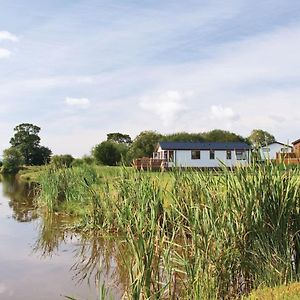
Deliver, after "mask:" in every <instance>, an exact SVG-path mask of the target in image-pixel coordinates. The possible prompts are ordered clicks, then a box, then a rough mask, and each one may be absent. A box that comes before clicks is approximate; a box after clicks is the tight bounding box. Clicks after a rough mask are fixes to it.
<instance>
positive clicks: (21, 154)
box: [0, 123, 275, 173]
mask: <svg viewBox="0 0 300 300" xmlns="http://www.w3.org/2000/svg"><path fill="white" fill-rule="evenodd" d="M40 130H41V128H40V127H38V126H36V125H33V124H30V123H22V124H20V125H18V126H16V127H15V128H14V135H13V137H12V138H11V140H10V144H11V147H10V148H8V149H6V150H4V152H3V161H2V162H0V164H1V170H2V173H16V172H18V170H19V169H20V167H21V166H22V165H27V166H30V165H31V166H36V165H44V164H48V163H51V164H53V165H54V166H56V167H61V166H66V167H70V166H79V165H81V164H92V163H97V164H101V165H109V166H116V165H119V164H125V165H130V164H131V162H132V160H133V159H135V158H139V157H150V156H152V153H153V152H154V150H155V146H156V145H157V143H158V142H159V141H190V142H193V141H202V142H245V143H248V144H250V145H252V146H253V147H258V146H260V145H265V144H269V143H272V142H274V141H275V137H274V136H273V135H272V134H270V133H268V132H267V131H264V130H261V129H254V130H253V131H252V132H251V134H250V135H249V136H248V137H242V136H241V135H238V134H235V133H233V132H229V131H225V130H220V129H215V130H212V131H209V132H202V133H188V132H178V133H172V134H165V135H163V134H160V133H158V132H156V131H143V132H141V133H140V134H139V135H138V136H136V137H135V138H134V139H133V140H132V139H131V137H130V135H128V134H125V133H120V132H112V133H108V134H107V137H106V140H104V141H102V142H100V143H99V144H97V145H95V146H94V147H93V149H92V150H91V155H90V156H84V157H82V158H81V159H74V157H73V156H72V155H70V154H65V155H52V151H51V150H50V149H49V148H48V147H45V146H42V145H41V144H40V141H41V139H40V137H39V133H40Z"/></svg>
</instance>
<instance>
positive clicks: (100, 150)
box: [92, 141, 127, 166]
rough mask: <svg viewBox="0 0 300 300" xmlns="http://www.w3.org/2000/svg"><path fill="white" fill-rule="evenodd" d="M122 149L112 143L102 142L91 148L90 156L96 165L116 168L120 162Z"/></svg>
mask: <svg viewBox="0 0 300 300" xmlns="http://www.w3.org/2000/svg"><path fill="white" fill-rule="evenodd" d="M124 147H126V146H124V145H120V144H117V143H115V142H112V141H104V142H102V143H100V144H98V145H96V146H95V147H94V148H93V150H92V154H93V156H94V158H95V160H96V162H97V163H98V164H103V165H108V166H116V165H117V164H118V163H120V162H121V160H122V155H123V153H124V150H125V148H124ZM126 148H127V147H126Z"/></svg>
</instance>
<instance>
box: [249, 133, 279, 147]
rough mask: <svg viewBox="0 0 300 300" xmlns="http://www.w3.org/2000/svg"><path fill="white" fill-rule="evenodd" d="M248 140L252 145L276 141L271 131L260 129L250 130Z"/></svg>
mask: <svg viewBox="0 0 300 300" xmlns="http://www.w3.org/2000/svg"><path fill="white" fill-rule="evenodd" d="M248 140H249V141H250V143H251V144H252V145H253V146H254V147H260V146H265V145H267V144H271V143H274V142H275V141H276V139H275V137H274V136H273V135H272V134H271V133H269V132H267V131H265V130H262V129H254V130H252V132H251V134H250V136H249V137H248Z"/></svg>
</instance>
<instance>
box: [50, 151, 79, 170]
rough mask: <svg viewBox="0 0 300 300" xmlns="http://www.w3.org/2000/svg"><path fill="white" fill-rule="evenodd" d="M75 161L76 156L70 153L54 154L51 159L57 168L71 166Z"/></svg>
mask: <svg viewBox="0 0 300 300" xmlns="http://www.w3.org/2000/svg"><path fill="white" fill-rule="evenodd" d="M73 161H74V157H73V156H72V155H70V154H63V155H54V156H52V159H51V164H52V165H53V166H55V167H56V168H63V167H66V168H69V167H71V165H72V162H73Z"/></svg>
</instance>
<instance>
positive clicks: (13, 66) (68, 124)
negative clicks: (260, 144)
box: [0, 0, 300, 156]
mask: <svg viewBox="0 0 300 300" xmlns="http://www.w3.org/2000/svg"><path fill="white" fill-rule="evenodd" d="M0 6H1V9H0V152H2V150H3V149H4V148H6V147H8V146H9V143H8V141H9V139H10V137H11V136H12V134H13V127H14V126H15V125H17V124H19V123H22V122H31V123H34V124H36V125H39V126H40V127H41V128H42V131H41V134H40V136H41V138H42V144H43V145H46V146H48V147H50V148H51V149H52V150H53V152H55V153H71V154H73V155H75V156H80V155H83V154H85V153H87V154H88V153H89V151H90V149H91V147H92V146H93V145H95V144H97V143H99V142H100V141H102V140H104V139H105V137H106V133H108V132H115V131H119V132H123V133H128V134H130V135H131V136H132V137H135V135H136V134H138V133H139V132H140V131H142V130H156V131H159V132H162V133H171V132H175V131H189V132H201V131H206V130H210V129H214V128H220V129H226V130H232V131H234V132H237V133H239V134H242V135H244V136H247V135H249V133H250V132H251V130H252V129H253V128H262V129H265V130H268V131H270V132H271V133H273V134H274V135H275V136H276V138H277V139H278V140H280V141H282V142H287V141H293V140H295V139H297V138H300V130H299V128H300V113H299V110H300V1H299V0H260V1H253V0H206V1H204V0H184V1H183V0H177V1H176V0H173V1H169V0H164V1H161V0H105V1H104V0H43V1H40V0H26V1H24V0H10V1H1V2H0Z"/></svg>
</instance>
